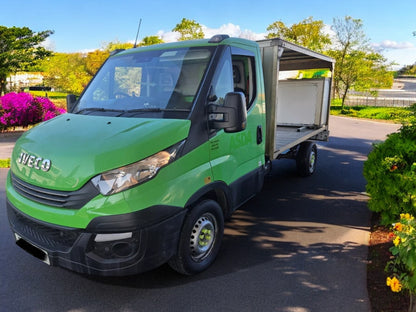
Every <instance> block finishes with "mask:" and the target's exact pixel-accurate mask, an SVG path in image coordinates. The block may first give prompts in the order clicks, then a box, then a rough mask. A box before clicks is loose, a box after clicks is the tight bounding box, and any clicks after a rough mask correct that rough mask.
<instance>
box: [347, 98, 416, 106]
mask: <svg viewBox="0 0 416 312" xmlns="http://www.w3.org/2000/svg"><path fill="white" fill-rule="evenodd" d="M415 103H416V98H380V97H365V96H349V97H348V98H347V99H346V100H345V103H344V105H346V106H357V105H360V106H384V107H392V106H393V107H409V106H411V105H413V104H415Z"/></svg>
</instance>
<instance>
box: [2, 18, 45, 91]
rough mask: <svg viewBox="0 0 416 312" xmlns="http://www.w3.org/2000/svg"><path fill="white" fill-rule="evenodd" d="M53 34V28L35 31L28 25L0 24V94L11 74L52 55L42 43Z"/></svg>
mask: <svg viewBox="0 0 416 312" xmlns="http://www.w3.org/2000/svg"><path fill="white" fill-rule="evenodd" d="M51 34H53V31H51V30H45V31H41V32H34V31H33V30H31V29H30V28H28V27H9V28H8V27H5V26H0V94H2V93H3V92H4V90H5V87H6V79H7V77H8V76H9V75H10V74H12V73H15V72H17V71H24V70H26V69H28V68H29V67H30V66H33V65H35V64H36V63H37V62H38V61H39V60H41V59H43V58H45V57H48V56H50V55H51V53H52V52H51V51H48V50H47V49H45V48H44V47H42V46H41V45H40V44H41V43H42V42H44V41H45V39H46V38H48V37H49V36H50V35H51Z"/></svg>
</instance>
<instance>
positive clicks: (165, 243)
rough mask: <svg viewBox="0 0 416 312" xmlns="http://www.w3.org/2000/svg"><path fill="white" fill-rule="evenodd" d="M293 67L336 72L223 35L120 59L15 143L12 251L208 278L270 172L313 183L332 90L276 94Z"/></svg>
mask: <svg viewBox="0 0 416 312" xmlns="http://www.w3.org/2000/svg"><path fill="white" fill-rule="evenodd" d="M296 64H297V65H296ZM305 64H306V67H305ZM301 66H303V67H301ZM285 67H286V68H287V69H300V68H322V67H324V68H326V69H327V70H329V71H330V72H331V71H332V70H333V60H332V59H330V58H328V57H326V56H323V55H320V54H317V53H314V52H313V51H310V50H307V49H304V48H302V47H299V46H296V45H292V44H289V43H287V42H285V41H282V40H280V39H275V40H274V39H273V40H268V41H263V42H260V43H257V42H253V41H250V40H245V39H239V38H229V37H228V36H226V35H217V36H214V37H212V38H211V39H204V40H197V41H183V42H176V43H168V44H161V45H154V46H149V47H141V48H137V49H136V48H135V49H130V50H125V51H121V52H119V51H118V52H117V53H114V54H113V55H111V56H110V57H109V58H108V59H107V61H106V62H105V63H104V64H103V66H102V67H101V69H100V70H99V71H98V72H97V74H96V75H95V76H94V78H93V79H92V80H91V82H90V83H89V85H88V86H87V87H86V89H85V90H84V92H83V93H82V94H81V96H80V97H79V98H78V99H76V98H75V97H74V96H69V97H68V113H67V114H64V115H61V116H58V117H56V118H54V119H51V120H49V121H47V122H44V123H42V124H40V125H38V126H36V127H34V128H33V129H31V130H29V131H27V132H26V133H25V134H24V135H23V136H22V137H21V138H20V139H19V140H18V141H17V142H16V145H15V148H14V150H13V154H12V160H11V169H10V171H9V174H8V177H7V182H6V194H7V210H8V218H9V222H10V225H11V229H12V231H13V233H14V236H15V239H16V243H17V245H18V246H20V247H22V248H23V249H25V250H26V251H28V252H29V253H31V254H32V255H34V256H36V257H37V258H39V259H40V260H42V261H43V262H45V263H47V264H49V265H54V266H60V267H63V268H67V269H70V270H73V271H76V272H80V273H86V274H94V275H102V276H110V275H128V274H136V273H140V272H143V271H147V270H150V269H153V268H156V267H158V266H160V265H162V264H163V263H166V262H168V263H169V264H170V266H171V267H172V268H173V269H174V270H176V271H178V272H180V273H182V274H188V275H190V274H195V273H198V272H201V271H203V270H205V269H206V268H208V267H209V266H210V265H211V264H212V262H213V261H214V259H215V257H216V255H217V254H218V251H219V248H220V244H221V240H222V236H223V231H224V219H227V218H229V217H230V216H231V215H232V213H233V212H234V211H235V210H236V209H237V208H238V207H240V206H241V205H242V204H244V203H245V202H246V201H248V200H249V199H250V198H252V197H253V196H255V195H256V194H257V193H258V192H260V190H261V188H262V185H263V180H264V176H265V174H266V173H267V171H268V169H269V168H270V161H271V160H273V159H276V158H282V157H284V158H289V157H294V158H296V159H297V163H298V167H299V168H300V171H301V173H302V175H306V176H307V175H310V174H312V173H313V172H314V171H315V166H316V146H315V145H314V144H313V143H311V142H310V140H326V139H327V137H328V114H329V95H330V90H328V86H330V79H329V80H328V79H326V80H325V79H324V80H322V79H318V81H315V82H314V81H312V83H311V82H307V83H306V84H299V83H295V84H293V83H289V84H288V87H287V88H283V87H282V90H283V91H284V92H283V93H279V92H280V91H279V88H278V86H279V84H281V85H282V86H284V85H285V83H279V77H278V76H279V75H278V74H279V68H280V69H283V68H285ZM303 85H304V86H303ZM291 94H295V95H296V96H291ZM297 105H298V106H299V107H298V106H297ZM310 106H312V109H311V108H310ZM296 111H299V114H297V113H296ZM298 115H299V118H297V116H298ZM288 135H289V136H288Z"/></svg>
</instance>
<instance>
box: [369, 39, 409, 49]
mask: <svg viewBox="0 0 416 312" xmlns="http://www.w3.org/2000/svg"><path fill="white" fill-rule="evenodd" d="M372 46H373V48H375V49H377V50H384V49H387V50H390V49H393V50H403V49H412V48H414V47H415V46H414V45H413V44H412V43H411V42H408V41H405V42H397V41H392V40H384V41H382V42H380V43H373V44H372Z"/></svg>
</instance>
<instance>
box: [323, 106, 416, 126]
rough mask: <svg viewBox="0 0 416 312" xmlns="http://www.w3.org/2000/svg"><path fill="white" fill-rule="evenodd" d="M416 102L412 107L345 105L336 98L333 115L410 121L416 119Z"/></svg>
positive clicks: (402, 121)
mask: <svg viewBox="0 0 416 312" xmlns="http://www.w3.org/2000/svg"><path fill="white" fill-rule="evenodd" d="M415 111H416V103H415V104H413V105H412V106H411V107H375V106H344V108H341V105H340V104H339V102H338V101H336V100H334V101H333V102H332V105H331V115H335V116H347V117H355V118H365V119H377V120H387V121H391V122H395V123H409V122H410V121H412V120H413V121H414V120H415Z"/></svg>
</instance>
